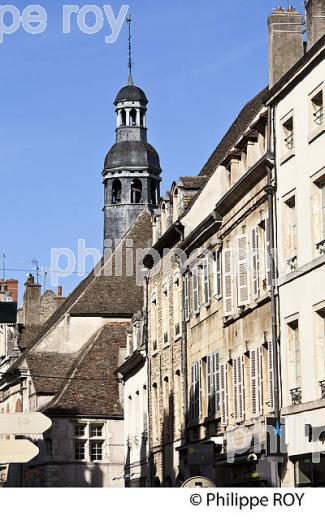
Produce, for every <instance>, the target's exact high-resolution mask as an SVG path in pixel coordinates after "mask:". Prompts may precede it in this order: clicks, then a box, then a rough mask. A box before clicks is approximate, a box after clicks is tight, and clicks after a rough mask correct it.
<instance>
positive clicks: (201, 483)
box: [182, 477, 216, 488]
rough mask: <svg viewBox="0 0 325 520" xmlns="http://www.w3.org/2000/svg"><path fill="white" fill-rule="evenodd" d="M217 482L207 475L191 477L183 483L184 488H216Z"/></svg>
mask: <svg viewBox="0 0 325 520" xmlns="http://www.w3.org/2000/svg"><path fill="white" fill-rule="evenodd" d="M214 487H216V485H215V483H214V482H212V480H210V479H209V478H206V477H191V478H189V479H188V480H186V481H185V482H184V484H182V488H214Z"/></svg>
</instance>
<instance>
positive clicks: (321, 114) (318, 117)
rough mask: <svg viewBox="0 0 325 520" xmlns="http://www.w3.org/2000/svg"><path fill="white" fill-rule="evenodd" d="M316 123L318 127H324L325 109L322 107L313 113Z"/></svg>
mask: <svg viewBox="0 0 325 520" xmlns="http://www.w3.org/2000/svg"><path fill="white" fill-rule="evenodd" d="M313 118H314V122H315V123H316V125H319V126H320V125H322V124H323V121H324V107H323V106H320V107H319V109H318V110H316V112H314V113H313Z"/></svg>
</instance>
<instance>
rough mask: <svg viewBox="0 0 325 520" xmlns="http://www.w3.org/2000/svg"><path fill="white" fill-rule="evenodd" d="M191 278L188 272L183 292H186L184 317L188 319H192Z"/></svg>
mask: <svg viewBox="0 0 325 520" xmlns="http://www.w3.org/2000/svg"><path fill="white" fill-rule="evenodd" d="M189 285H190V278H189V275H188V274H186V275H185V277H184V282H183V294H184V318H185V320H186V321H188V320H189V319H190V297H189V295H190V292H189Z"/></svg>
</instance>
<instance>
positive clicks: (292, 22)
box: [268, 0, 325, 88]
mask: <svg viewBox="0 0 325 520" xmlns="http://www.w3.org/2000/svg"><path fill="white" fill-rule="evenodd" d="M324 1H325V0H324ZM268 28H269V86H270V88H272V87H273V85H275V84H276V83H277V82H278V81H279V80H280V79H281V78H282V77H283V76H284V75H285V74H286V73H287V72H288V71H289V70H290V69H291V68H292V67H293V66H294V65H295V64H296V63H297V61H299V60H300V58H302V56H303V55H304V37H303V15H302V14H300V13H298V12H297V11H296V10H295V9H294V8H293V7H289V8H288V9H284V8H282V7H277V8H276V9H275V11H274V12H273V13H272V14H271V15H270V16H269V18H268Z"/></svg>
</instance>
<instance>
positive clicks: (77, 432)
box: [74, 423, 87, 437]
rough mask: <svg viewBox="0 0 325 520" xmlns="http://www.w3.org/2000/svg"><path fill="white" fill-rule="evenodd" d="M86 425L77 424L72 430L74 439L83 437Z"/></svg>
mask: <svg viewBox="0 0 325 520" xmlns="http://www.w3.org/2000/svg"><path fill="white" fill-rule="evenodd" d="M86 426H87V425H86V424H84V423H77V424H76V425H75V428H74V434H75V437H84V436H85V432H86Z"/></svg>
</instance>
